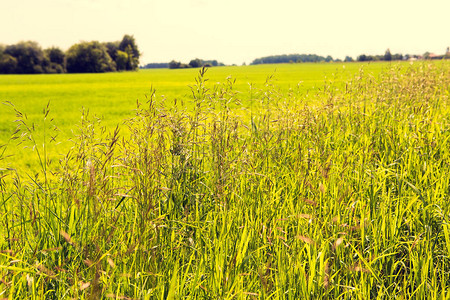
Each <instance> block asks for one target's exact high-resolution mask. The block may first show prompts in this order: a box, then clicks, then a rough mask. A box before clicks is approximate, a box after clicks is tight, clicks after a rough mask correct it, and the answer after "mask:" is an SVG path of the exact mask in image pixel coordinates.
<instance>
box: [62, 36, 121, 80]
mask: <svg viewBox="0 0 450 300" xmlns="http://www.w3.org/2000/svg"><path fill="white" fill-rule="evenodd" d="M66 64H67V72H69V73H103V72H112V71H115V70H116V68H115V64H114V62H113V60H112V59H111V57H110V56H109V54H108V51H107V49H106V46H105V45H103V44H101V43H99V42H97V41H92V42H82V43H79V44H75V45H73V46H72V47H70V48H69V50H67V53H66Z"/></svg>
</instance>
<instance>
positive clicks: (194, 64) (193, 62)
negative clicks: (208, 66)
mask: <svg viewBox="0 0 450 300" xmlns="http://www.w3.org/2000/svg"><path fill="white" fill-rule="evenodd" d="M202 65H203V62H202V60H201V59H199V58H196V59H193V60H191V61H190V62H189V66H190V67H191V68H200V67H201V66H202Z"/></svg>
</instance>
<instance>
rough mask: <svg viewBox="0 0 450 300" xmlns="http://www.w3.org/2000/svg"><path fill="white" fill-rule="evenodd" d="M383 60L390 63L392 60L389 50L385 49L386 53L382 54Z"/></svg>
mask: <svg viewBox="0 0 450 300" xmlns="http://www.w3.org/2000/svg"><path fill="white" fill-rule="evenodd" d="M384 60H385V61H391V60H392V54H391V50H389V49H387V50H386V52H384Z"/></svg>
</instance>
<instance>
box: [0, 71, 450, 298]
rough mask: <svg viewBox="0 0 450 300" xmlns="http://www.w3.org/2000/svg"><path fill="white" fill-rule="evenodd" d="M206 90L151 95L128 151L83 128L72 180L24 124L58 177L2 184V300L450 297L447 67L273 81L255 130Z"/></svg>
mask: <svg viewBox="0 0 450 300" xmlns="http://www.w3.org/2000/svg"><path fill="white" fill-rule="evenodd" d="M205 76H206V75H205V69H201V70H200V72H199V74H198V76H197V77H196V80H195V84H194V85H193V86H192V88H191V95H192V96H191V98H190V106H189V107H190V108H192V109H186V107H185V106H184V105H183V104H182V103H180V102H176V101H174V104H173V106H167V102H168V101H167V99H161V101H159V100H158V99H157V97H156V94H155V92H154V91H151V92H150V94H149V95H148V98H147V99H146V100H147V101H146V102H145V103H141V102H138V106H137V108H136V115H135V116H134V117H132V118H130V119H128V120H126V122H125V126H126V128H122V130H124V131H125V132H124V133H123V134H122V136H121V134H120V130H119V128H117V129H116V130H114V131H112V132H110V133H107V131H106V130H105V129H104V128H102V124H101V122H100V121H99V120H98V119H96V118H93V117H91V116H90V115H89V114H88V113H86V112H85V113H83V115H82V120H81V122H80V124H79V127H78V128H79V130H78V132H77V133H76V135H75V137H74V138H73V143H74V144H73V147H72V149H71V151H70V152H68V153H67V154H66V155H64V156H62V157H61V160H60V161H59V163H58V166H55V165H54V164H51V163H50V162H49V161H48V160H47V158H46V157H47V156H46V155H45V151H46V146H47V143H43V147H37V145H38V143H39V145H40V146H41V145H42V144H41V143H40V141H38V140H36V139H35V136H36V128H35V127H34V126H31V124H29V123H28V120H27V118H26V117H25V115H24V114H22V113H21V112H20V111H18V110H16V111H15V114H16V115H17V119H18V120H17V121H18V122H17V123H18V124H20V125H19V127H18V128H17V129H18V130H17V131H16V132H15V134H14V138H16V139H15V140H21V139H23V141H22V142H24V143H26V144H27V146H31V147H33V146H34V148H33V149H34V151H33V154H34V155H36V157H37V158H36V159H37V160H39V161H40V162H41V169H42V170H41V173H40V174H37V176H22V175H21V174H20V173H16V172H13V171H10V170H6V169H2V170H1V171H0V172H1V173H0V174H1V175H0V191H1V193H0V206H2V208H3V209H2V210H0V224H2V226H0V233H1V234H2V236H4V237H5V239H2V240H0V276H1V279H2V280H0V290H1V291H3V292H2V293H3V294H1V296H5V297H10V298H22V299H24V298H33V297H34V298H50V299H60V298H76V299H101V298H116V299H127V298H135V299H201V298H212V299H223V298H237V299H246V298H257V299H280V298H283V299H377V298H380V299H383V298H408V299H409V298H420V299H446V298H448V296H449V290H450V286H449V282H450V275H449V273H448V269H449V267H450V236H449V224H448V215H449V207H448V197H449V190H448V182H449V174H450V165H449V164H448V160H449V158H450V152H449V150H448V149H449V146H450V145H448V144H449V140H450V130H449V128H448V121H449V120H448V111H449V109H450V107H449V104H450V102H449V101H450V99H449V94H448V89H449V86H450V69H449V67H448V65H442V67H435V66H434V65H432V64H420V65H415V66H412V67H410V68H406V69H405V68H400V67H398V66H393V67H392V69H389V70H386V71H385V72H383V73H382V74H380V76H379V77H375V76H372V75H371V74H366V73H365V72H364V70H361V72H360V73H358V74H357V75H356V76H355V77H354V78H353V79H351V80H349V81H346V82H344V83H343V84H340V83H339V82H334V81H332V82H326V83H325V84H324V85H323V86H322V87H321V88H320V89H319V90H317V89H316V90H309V91H307V92H303V91H297V90H295V89H291V90H289V91H287V92H286V93H283V92H282V91H281V90H280V89H279V87H278V86H277V85H276V84H275V81H274V78H273V77H271V76H269V77H268V78H267V80H266V82H265V83H264V86H263V87H261V88H258V89H253V88H252V89H251V90H250V91H249V93H251V98H252V99H253V100H254V106H252V109H251V115H241V113H242V111H243V110H241V107H240V101H239V99H240V97H241V93H238V92H237V91H236V90H235V89H234V80H233V79H232V78H228V79H226V80H225V82H224V83H222V84H219V85H215V86H214V87H213V88H211V89H210V88H208V86H207V80H206V77H205ZM310 97H313V98H314V101H315V102H314V103H312V104H306V103H309V101H310ZM50 114H51V112H50V111H49V107H48V106H47V107H46V108H45V109H44V111H43V114H42V117H43V119H44V120H45V126H46V127H44V129H46V130H49V129H51V128H52V122H51V118H50ZM2 153H5V152H0V155H2ZM51 174H54V176H55V178H54V180H53V179H52V178H51Z"/></svg>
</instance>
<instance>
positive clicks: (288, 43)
mask: <svg viewBox="0 0 450 300" xmlns="http://www.w3.org/2000/svg"><path fill="white" fill-rule="evenodd" d="M124 34H131V35H134V37H135V38H136V42H137V44H138V47H139V49H140V51H141V52H142V57H141V65H143V64H146V63H150V62H169V61H170V60H172V59H175V60H178V61H182V62H185V63H188V62H189V61H190V60H191V59H194V58H196V57H198V58H201V59H217V60H218V61H221V62H224V63H226V64H233V63H234V64H239V65H240V64H242V63H243V62H246V63H247V64H248V63H250V62H251V61H252V60H253V59H255V58H259V57H263V56H268V55H278V54H293V53H299V54H303V53H305V54H319V55H323V56H326V55H331V56H333V58H341V59H343V58H344V57H345V56H346V55H349V56H352V57H353V58H356V56H358V55H360V54H363V53H364V54H384V52H385V50H386V49H387V48H390V50H391V53H402V54H407V53H410V54H423V53H424V52H425V51H429V52H432V53H436V54H443V53H444V52H445V49H446V48H447V47H448V46H450V0H426V1H425V0H423V1H417V0H376V1H374V0H340V1H339V0H308V1H304V0H297V1H295V0H276V1H274V0H272V1H268V0H0V43H1V44H7V45H8V44H14V43H17V42H19V41H22V40H33V41H36V42H38V43H39V44H40V45H41V46H42V47H43V48H47V47H50V46H57V47H60V48H62V49H63V50H67V49H68V48H69V47H70V46H71V45H73V44H75V43H77V42H80V41H92V40H97V41H101V42H105V41H115V40H121V39H122V37H123V35H124Z"/></svg>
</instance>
